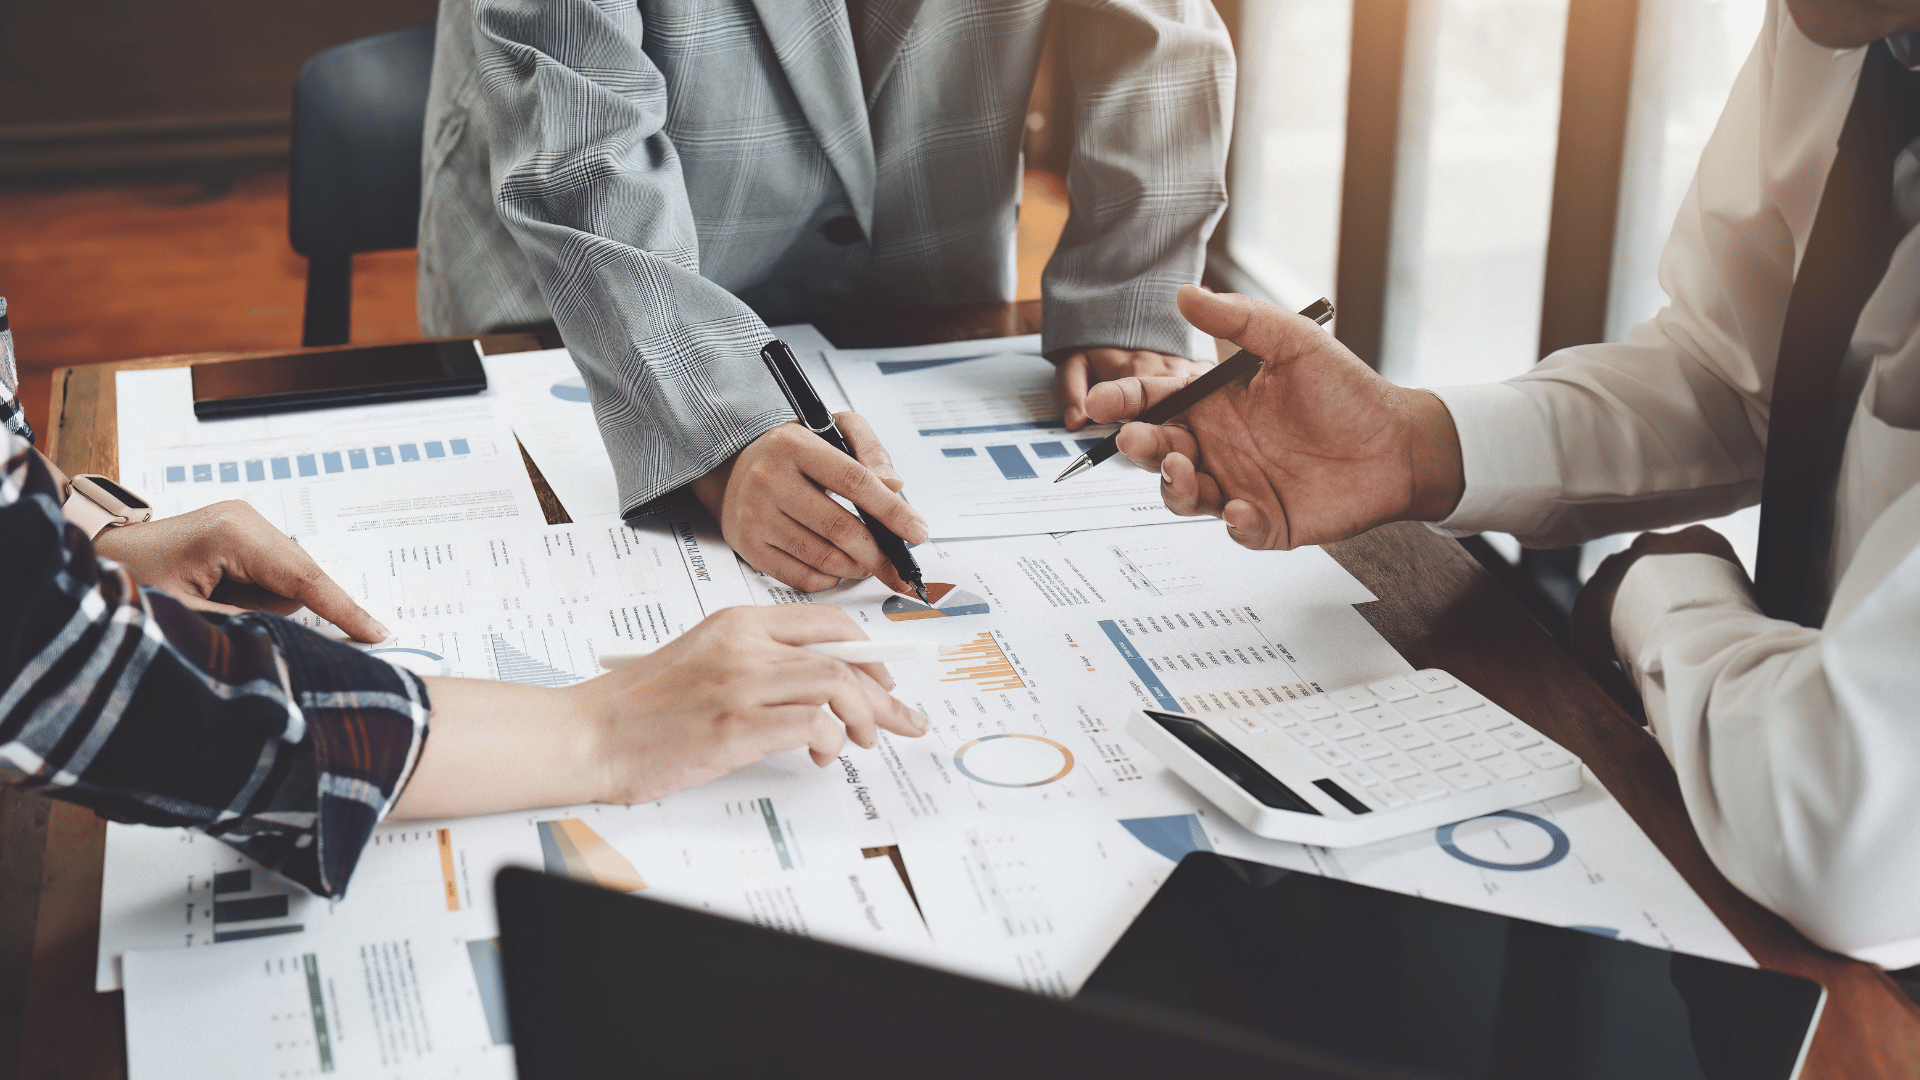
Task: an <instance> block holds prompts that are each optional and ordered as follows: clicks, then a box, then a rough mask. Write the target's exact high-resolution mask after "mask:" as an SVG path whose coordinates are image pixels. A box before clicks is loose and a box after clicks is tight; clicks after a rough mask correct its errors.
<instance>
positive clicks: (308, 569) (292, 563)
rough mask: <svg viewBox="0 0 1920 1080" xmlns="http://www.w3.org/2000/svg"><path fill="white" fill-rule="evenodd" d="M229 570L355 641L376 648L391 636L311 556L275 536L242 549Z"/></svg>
mask: <svg viewBox="0 0 1920 1080" xmlns="http://www.w3.org/2000/svg"><path fill="white" fill-rule="evenodd" d="M233 569H234V571H235V573H236V575H237V576H241V577H244V578H245V579H246V580H248V581H251V582H253V583H254V584H256V585H261V586H264V587H266V588H269V589H272V590H273V591H274V592H277V593H279V594H280V595H281V596H285V597H287V598H289V599H293V600H298V601H300V603H302V604H304V605H306V607H307V609H308V610H309V611H312V612H313V613H314V614H315V615H318V616H320V617H321V618H323V619H325V620H327V621H328V622H330V623H332V624H333V625H335V626H337V627H339V628H340V629H342V630H345V631H346V632H347V634H348V636H350V637H353V638H355V639H357V640H359V641H364V642H367V643H369V644H376V643H378V642H382V641H385V640H387V638H389V637H391V636H392V635H391V634H390V633H389V632H388V631H387V628H386V627H384V626H382V625H380V623H379V622H378V621H377V620H375V619H374V617H373V616H371V615H369V614H367V612H366V609H365V608H362V607H361V606H360V605H359V604H357V603H355V602H354V600H353V597H351V596H349V595H348V594H347V590H345V589H343V588H341V587H340V586H339V584H338V583H337V582H335V581H334V580H333V579H332V578H330V577H328V576H327V572H326V571H325V570H322V569H320V564H319V563H316V562H314V561H313V556H311V555H308V554H307V553H306V550H305V549H303V548H302V547H301V546H300V545H299V544H296V543H294V542H293V541H292V540H289V539H288V538H287V537H285V536H282V535H280V534H279V533H272V534H271V535H270V536H267V537H262V538H261V539H260V540H259V541H258V542H256V543H254V544H250V545H247V546H246V547H244V548H242V549H241V552H240V559H239V560H238V564H237V565H235V566H234V567H233Z"/></svg>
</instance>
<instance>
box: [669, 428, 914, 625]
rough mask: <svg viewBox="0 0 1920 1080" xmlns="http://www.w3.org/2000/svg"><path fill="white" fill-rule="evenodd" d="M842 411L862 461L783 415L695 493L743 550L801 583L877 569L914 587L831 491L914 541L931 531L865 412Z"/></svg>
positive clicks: (821, 584) (810, 587)
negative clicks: (903, 492)
mask: <svg viewBox="0 0 1920 1080" xmlns="http://www.w3.org/2000/svg"><path fill="white" fill-rule="evenodd" d="M834 420H835V422H836V423H838V424H839V425H840V432H841V434H843V435H845V436H846V437H847V443H848V445H850V446H852V447H853V452H854V453H855V454H856V455H858V457H859V460H858V461H856V460H854V459H853V458H849V457H848V456H847V455H845V454H843V453H841V452H840V451H839V450H837V449H835V448H834V447H833V446H832V445H831V444H829V443H828V442H827V441H826V440H825V439H822V438H821V437H820V436H818V435H815V434H814V433H813V432H811V431H808V430H807V429H806V428H804V427H802V426H800V425H799V424H782V425H780V426H779V427H777V428H774V429H773V430H772V431H769V432H767V433H766V434H764V435H762V436H760V437H759V438H758V439H755V440H754V441H753V442H751V443H749V444H748V445H747V448H746V449H744V450H742V451H740V453H739V454H738V455H736V456H735V457H734V459H733V460H732V461H731V462H729V463H728V464H726V465H722V466H720V467H719V468H718V469H715V470H713V471H712V472H710V473H708V474H707V475H705V476H703V477H701V478H700V479H698V480H695V481H694V482H693V485H692V486H693V490H694V493H695V494H696V495H697V496H699V498H700V501H701V502H702V503H704V504H706V507H707V510H708V512H710V513H712V514H713V516H714V518H715V519H716V520H718V521H719V522H720V532H721V534H722V535H723V536H725V537H726V539H727V543H728V544H730V545H732V547H733V550H735V551H737V552H739V553H740V557H741V558H743V559H745V560H747V562H748V563H750V564H752V565H753V567H754V568H755V569H758V570H761V571H764V572H765V573H768V574H772V575H773V576H774V577H776V578H779V579H780V580H781V581H783V582H785V583H787V584H788V585H791V586H793V587H794V588H796V589H800V590H802V591H804V592H818V591H819V590H821V589H825V588H830V587H832V586H833V585H835V584H836V583H838V582H839V580H840V579H841V578H863V577H866V576H867V575H869V574H873V575H877V576H878V577H879V578H880V580H882V581H884V582H886V583H887V585H888V586H889V587H891V588H892V589H894V591H896V592H907V591H909V590H908V588H907V583H906V582H904V581H901V580H900V575H899V574H897V573H896V572H895V571H894V569H893V566H892V564H890V563H888V562H887V558H886V556H884V555H882V554H881V553H880V547H879V545H878V544H876V543H874V540H873V534H872V533H870V532H868V531H867V527H866V525H864V524H862V523H861V521H860V519H859V518H858V517H856V516H855V515H853V514H850V513H848V512H847V511H846V510H845V509H844V508H842V507H841V506H840V504H839V503H836V502H834V501H833V500H832V499H831V498H829V497H828V494H827V493H828V492H832V493H834V494H836V495H840V496H842V497H844V498H845V499H846V500H847V501H849V502H851V503H853V504H854V505H855V506H858V507H859V508H861V509H862V510H865V511H867V512H868V513H870V514H872V515H873V516H874V517H876V518H878V519H879V520H880V521H881V522H882V523H884V524H885V525H886V526H887V527H888V528H890V529H892V530H893V531H894V532H895V533H896V534H898V535H899V536H900V537H901V538H902V539H904V540H906V541H907V542H908V543H914V544H918V543H921V542H923V541H925V540H926V539H927V535H928V533H927V522H926V519H924V518H922V517H921V516H920V515H919V514H918V513H916V512H915V511H914V509H913V507H912V506H910V505H908V503H907V501H906V500H905V499H903V498H901V497H900V496H899V494H898V492H899V491H900V489H901V488H902V487H904V486H905V484H904V482H903V481H902V480H901V479H900V476H899V474H898V473H896V472H894V471H893V459H891V458H889V457H888V456H887V451H886V448H885V447H884V446H882V445H880V439H879V437H878V436H876V435H874V433H873V428H872V427H870V426H869V425H868V424H867V422H866V420H864V419H862V418H861V416H860V415H859V414H858V413H850V412H843V413H836V414H834Z"/></svg>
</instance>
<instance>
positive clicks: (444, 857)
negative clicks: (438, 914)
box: [439, 829, 460, 911]
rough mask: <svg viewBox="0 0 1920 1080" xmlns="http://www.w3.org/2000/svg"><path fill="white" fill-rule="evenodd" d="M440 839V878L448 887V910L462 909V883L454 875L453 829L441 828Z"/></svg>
mask: <svg viewBox="0 0 1920 1080" xmlns="http://www.w3.org/2000/svg"><path fill="white" fill-rule="evenodd" d="M439 840H440V878H441V880H442V881H443V882H444V883H445V884H446V888H447V910H448V911H459V910H460V885H459V883H458V882H457V881H455V880H454V876H453V830H452V829H441V830H440V831H439Z"/></svg>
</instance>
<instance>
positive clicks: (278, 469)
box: [272, 457, 293, 480]
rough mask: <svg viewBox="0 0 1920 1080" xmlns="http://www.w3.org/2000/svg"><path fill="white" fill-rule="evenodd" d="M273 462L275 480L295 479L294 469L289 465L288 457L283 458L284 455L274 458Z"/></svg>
mask: <svg viewBox="0 0 1920 1080" xmlns="http://www.w3.org/2000/svg"><path fill="white" fill-rule="evenodd" d="M272 464H273V478H274V479H275V480H291V479H293V470H292V469H290V468H288V467H287V466H288V462H287V459H286V458H283V457H277V458H274V459H273V462H272Z"/></svg>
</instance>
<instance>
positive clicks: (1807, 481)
mask: <svg viewBox="0 0 1920 1080" xmlns="http://www.w3.org/2000/svg"><path fill="white" fill-rule="evenodd" d="M1916 136H1920V75H1916V74H1915V73H1913V72H1911V71H1908V70H1907V69H1906V67H1904V66H1903V65H1902V64H1901V63H1900V62H1899V61H1897V60H1895V59H1894V58H1893V52H1892V51H1891V50H1890V49H1888V48H1887V43H1886V42H1885V41H1884V40H1882V41H1876V42H1874V43H1873V45H1872V46H1871V47H1869V48H1868V49H1867V56H1866V60H1865V62H1864V63H1863V64H1862V65H1861V68H1860V82H1859V85H1858V86H1857V87H1855V89H1854V93H1853V107H1852V108H1851V109H1849V110H1848V112H1847V120H1846V125H1845V126H1844V127H1842V128H1841V130H1840V149H1839V153H1838V154H1837V155H1836V156H1835V158H1834V161H1833V170H1832V171H1831V172H1829V173H1828V174H1827V186H1826V189H1825V190H1824V191H1823V192H1821V195H1820V210H1819V213H1818V214H1817V215H1816V216H1815V217H1814V220H1813V232H1812V233H1811V234H1810V235H1809V236H1808V237H1807V251H1806V254H1805V255H1803V256H1801V259H1800V271H1799V273H1798V274H1796V275H1795V276H1794V279H1793V293H1792V296H1791V297H1790V298H1789V299H1788V301H1787V316H1786V321H1785V323H1784V324H1783V326H1782V327H1781V331H1780V358H1779V362H1778V364H1777V365H1776V367H1775V369H1774V376H1773V402H1772V406H1771V411H1770V413H1769V416H1768V420H1767V471H1766V476H1765V478H1764V480H1763V481H1762V486H1761V499H1760V552H1759V557H1758V560H1757V561H1758V566H1757V567H1756V573H1755V575H1754V578H1755V581H1754V593H1755V595H1756V597H1757V598H1758V599H1759V601H1760V607H1761V609H1762V610H1764V611H1765V612H1766V613H1767V614H1768V615H1770V616H1772V617H1774V618H1776V619H1791V620H1793V621H1794V622H1797V623H1800V624H1801V625H1803V626H1819V625H1820V624H1821V622H1822V621H1823V620H1825V618H1826V614H1827V602H1828V600H1829V599H1830V598H1831V597H1830V595H1829V590H1828V582H1827V575H1828V570H1829V563H1830V560H1831V558H1832V548H1833V524H1834V487H1835V482H1836V481H1837V479H1838V478H1839V475H1840V454H1841V451H1842V449H1844V447H1845V445H1846V435H1847V429H1848V427H1849V426H1850V425H1851V424H1852V422H1853V412H1854V408H1855V406H1856V405H1857V404H1858V403H1859V400H1860V389H1861V387H1862V386H1863V385H1864V384H1865V381H1866V374H1867V366H1868V363H1870V361H1871V359H1872V358H1871V357H1856V358H1849V357H1848V355H1847V352H1848V347H1849V345H1850V344H1851V343H1852V341H1853V333H1854V327H1855V324H1857V323H1858V322H1859V321H1860V309H1861V308H1863V307H1865V306H1866V303H1867V297H1868V296H1870V295H1872V293H1873V291H1874V289H1876V288H1878V287H1879V284H1880V279H1881V278H1882V277H1884V276H1885V275H1886V272H1887V260H1888V259H1889V258H1890V257H1891V256H1892V254H1893V247H1894V244H1895V242H1896V241H1897V240H1898V239H1899V237H1898V236H1897V235H1896V233H1895V224H1894V219H1893V163H1894V159H1895V158H1897V157H1898V156H1899V154H1900V151H1901V150H1902V149H1904V148H1905V147H1906V145H1907V144H1908V143H1910V142H1912V141H1913V140H1914V138H1915V137H1916Z"/></svg>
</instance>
